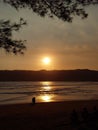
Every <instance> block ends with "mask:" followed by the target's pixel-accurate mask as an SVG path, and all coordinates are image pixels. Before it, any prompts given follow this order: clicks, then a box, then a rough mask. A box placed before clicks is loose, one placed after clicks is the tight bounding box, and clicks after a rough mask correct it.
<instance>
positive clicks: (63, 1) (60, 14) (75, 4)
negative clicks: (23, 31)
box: [0, 0, 98, 54]
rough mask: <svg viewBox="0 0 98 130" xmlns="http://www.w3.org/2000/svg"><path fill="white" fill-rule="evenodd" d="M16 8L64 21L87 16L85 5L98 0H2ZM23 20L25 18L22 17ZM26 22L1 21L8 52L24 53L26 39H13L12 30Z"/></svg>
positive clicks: (0, 44)
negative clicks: (26, 9) (27, 9)
mask: <svg viewBox="0 0 98 130" xmlns="http://www.w3.org/2000/svg"><path fill="white" fill-rule="evenodd" d="M2 2H5V3H7V4H10V5H11V6H12V7H14V8H15V9H16V10H19V9H21V8H29V9H32V11H33V12H35V13H37V14H38V15H40V16H42V17H44V16H46V15H47V16H49V17H51V18H53V17H55V16H56V17H57V18H59V19H61V20H63V21H67V22H72V20H73V18H74V16H80V17H81V18H82V19H84V18H86V17H87V16H88V14H87V13H86V11H85V7H87V6H89V5H95V4H98V0H2ZM22 20H23V19H22ZM23 24H24V23H19V24H16V23H15V24H12V25H11V24H10V21H3V20H1V21H0V47H2V48H4V49H5V50H6V51H7V52H13V53H15V54H16V53H18V52H19V53H22V50H23V49H25V46H24V44H23V43H24V41H21V40H20V41H15V40H12V31H13V30H14V31H18V30H19V29H20V28H21V26H22V25H23Z"/></svg>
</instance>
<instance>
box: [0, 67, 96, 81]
mask: <svg viewBox="0 0 98 130" xmlns="http://www.w3.org/2000/svg"><path fill="white" fill-rule="evenodd" d="M0 81H98V71H95V70H88V69H77V70H51V71H46V70H40V71H26V70H14V71H9V70H1V71H0Z"/></svg>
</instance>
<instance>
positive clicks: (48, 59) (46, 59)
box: [42, 57, 51, 64]
mask: <svg viewBox="0 0 98 130" xmlns="http://www.w3.org/2000/svg"><path fill="white" fill-rule="evenodd" d="M42 61H43V63H44V64H50V62H51V59H50V58H49V57H45V58H43V60H42Z"/></svg>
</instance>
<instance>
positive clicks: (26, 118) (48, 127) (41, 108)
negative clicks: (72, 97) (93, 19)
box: [0, 101, 98, 130]
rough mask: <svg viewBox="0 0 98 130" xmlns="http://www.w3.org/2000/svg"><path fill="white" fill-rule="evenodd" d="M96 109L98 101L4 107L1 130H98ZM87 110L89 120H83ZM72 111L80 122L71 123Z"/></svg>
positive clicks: (1, 112) (0, 108)
mask: <svg viewBox="0 0 98 130" xmlns="http://www.w3.org/2000/svg"><path fill="white" fill-rule="evenodd" d="M94 106H96V108H98V101H65V102H51V103H36V104H35V105H32V104H13V105H1V106H0V130H98V125H97V124H98V118H97V117H95V115H94V111H95V109H94ZM84 107H86V108H87V110H88V112H89V118H88V119H87V120H85V119H82V117H81V114H82V112H81V111H83V108H84ZM73 109H75V111H76V112H77V114H78V116H79V117H78V118H79V122H78V123H77V121H76V122H75V121H73V120H72V114H71V113H72V111H73ZM97 114H98V112H97V111H96V115H97ZM73 118H74V120H75V119H76V117H73ZM95 118H96V119H95ZM76 120H77V119H76Z"/></svg>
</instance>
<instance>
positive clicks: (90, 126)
mask: <svg viewBox="0 0 98 130" xmlns="http://www.w3.org/2000/svg"><path fill="white" fill-rule="evenodd" d="M70 120H71V126H72V127H75V128H78V129H79V130H98V110H97V108H96V106H94V107H93V110H92V111H91V112H89V111H88V110H87V108H86V107H85V108H83V110H82V111H81V112H80V113H78V112H77V111H76V110H75V109H74V110H73V111H72V113H71V118H70Z"/></svg>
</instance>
